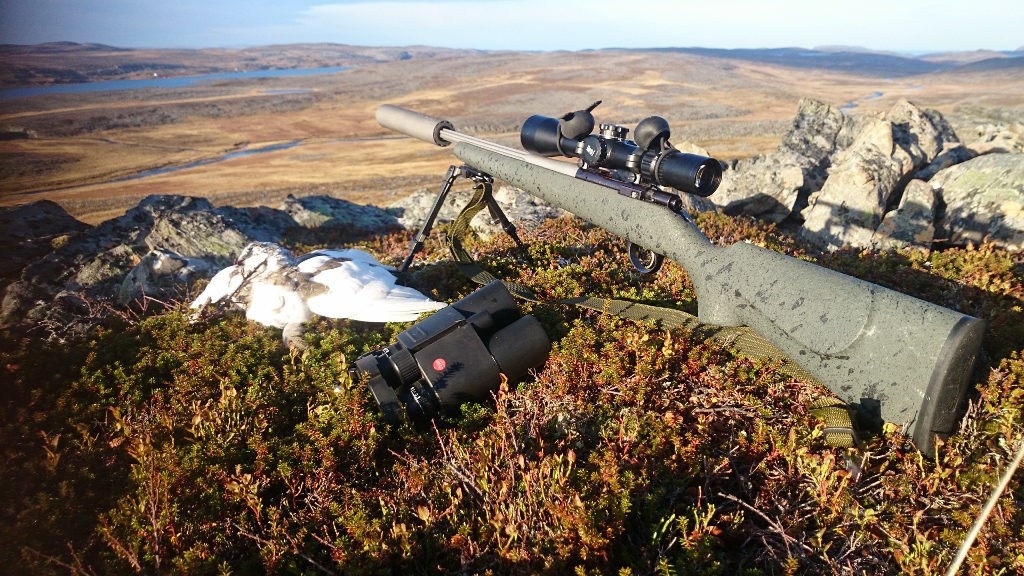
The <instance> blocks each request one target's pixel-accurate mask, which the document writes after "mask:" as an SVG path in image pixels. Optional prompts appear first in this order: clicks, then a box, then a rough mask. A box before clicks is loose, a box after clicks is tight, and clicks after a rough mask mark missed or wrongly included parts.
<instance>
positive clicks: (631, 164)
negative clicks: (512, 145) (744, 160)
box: [519, 101, 722, 197]
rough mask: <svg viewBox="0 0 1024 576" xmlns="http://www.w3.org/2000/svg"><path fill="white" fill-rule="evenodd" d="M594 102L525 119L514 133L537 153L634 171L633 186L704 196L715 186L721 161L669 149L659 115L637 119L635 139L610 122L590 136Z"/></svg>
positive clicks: (608, 168) (718, 177)
mask: <svg viewBox="0 0 1024 576" xmlns="http://www.w3.org/2000/svg"><path fill="white" fill-rule="evenodd" d="M598 104H600V101H598V102H595V103H594V104H593V105H591V106H590V107H589V108H587V109H585V110H577V111H576V112H570V113H569V114H566V115H565V116H562V117H561V118H551V117H548V116H541V115H534V116H531V117H529V118H527V120H526V122H524V123H523V128H522V130H521V131H520V133H519V140H520V142H521V143H522V145H523V148H525V149H526V150H527V151H529V152H533V153H534V154H539V155H541V156H566V157H569V158H580V159H582V160H583V161H584V162H585V163H586V165H587V167H589V168H603V169H606V170H612V171H627V172H630V173H632V174H633V175H635V177H636V183H638V184H639V183H645V184H657V185H659V186H667V187H669V188H675V189H676V190H679V191H680V192H686V193H688V194H694V195H697V196H705V197H706V196H710V195H711V194H712V193H714V191H715V190H716V189H717V188H718V185H719V184H720V183H721V181H722V166H721V164H719V162H718V161H717V160H715V159H714V158H708V157H707V156H700V155H697V154H686V153H683V152H680V151H678V150H676V149H675V148H672V145H671V144H669V141H668V139H669V136H670V135H671V133H670V130H669V126H668V122H667V121H666V120H665V119H664V118H661V117H659V116H651V117H649V118H645V119H643V120H641V121H640V123H639V124H637V126H636V130H634V131H633V135H634V138H635V142H634V141H631V140H627V139H626V135H627V134H628V133H629V129H628V128H624V127H622V126H617V125H615V124H601V125H600V126H599V133H597V134H593V133H592V132H593V131H594V125H595V121H594V116H593V114H591V111H592V110H593V109H594V108H596V107H597V105H598Z"/></svg>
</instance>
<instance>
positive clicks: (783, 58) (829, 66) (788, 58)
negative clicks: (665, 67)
mask: <svg viewBox="0 0 1024 576" xmlns="http://www.w3.org/2000/svg"><path fill="white" fill-rule="evenodd" d="M633 51H636V52H678V53H684V54H695V55H697V56H708V57H712V58H729V59H733V60H747V61H752V62H764V63H766V64H775V65H779V66H789V67H793V68H815V69H822V70H833V71H837V72H853V73H857V74H864V75H868V76H878V77H882V78H890V77H897V76H916V75H918V74H929V73H932V72H941V71H943V70H949V69H951V68H954V67H955V66H954V65H952V64H948V63H945V62H928V61H925V60H920V59H917V58H913V57H910V56H900V55H895V54H887V53H879V52H825V51H821V50H808V49H806V48H762V49H750V48H741V49H736V50H725V49H719V48H644V49H636V50H633Z"/></svg>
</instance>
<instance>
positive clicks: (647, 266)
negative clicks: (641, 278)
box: [628, 242, 665, 276]
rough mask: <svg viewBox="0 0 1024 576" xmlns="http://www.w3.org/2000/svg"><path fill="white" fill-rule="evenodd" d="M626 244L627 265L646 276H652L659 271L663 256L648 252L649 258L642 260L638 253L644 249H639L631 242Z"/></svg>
mask: <svg viewBox="0 0 1024 576" xmlns="http://www.w3.org/2000/svg"><path fill="white" fill-rule="evenodd" d="M628 244H629V245H628V252H629V263H630V264H632V265H633V268H636V271H637V272H639V273H641V274H643V275H645V276H646V275H648V274H654V273H655V272H657V271H658V270H660V269H661V264H662V263H663V262H664V261H665V257H664V256H663V255H661V254H658V253H657V252H654V251H652V250H649V251H648V252H650V254H651V257H650V258H648V259H647V260H644V259H641V258H640V251H641V250H644V248H641V247H640V246H637V245H636V244H633V243H632V242H629V243H628Z"/></svg>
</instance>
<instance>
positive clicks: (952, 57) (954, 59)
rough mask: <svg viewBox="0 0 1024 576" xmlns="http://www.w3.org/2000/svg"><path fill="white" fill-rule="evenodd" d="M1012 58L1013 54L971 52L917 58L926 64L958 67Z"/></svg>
mask: <svg viewBox="0 0 1024 576" xmlns="http://www.w3.org/2000/svg"><path fill="white" fill-rule="evenodd" d="M1013 56H1014V53H1013V52H997V51H995V50H973V51H971V52H936V53H934V54H924V55H922V56H918V59H919V60H926V61H928V62H942V63H946V64H953V65H957V66H959V65H963V64H971V63H972V62H981V61H982V60H989V59H992V58H1011V57H1013Z"/></svg>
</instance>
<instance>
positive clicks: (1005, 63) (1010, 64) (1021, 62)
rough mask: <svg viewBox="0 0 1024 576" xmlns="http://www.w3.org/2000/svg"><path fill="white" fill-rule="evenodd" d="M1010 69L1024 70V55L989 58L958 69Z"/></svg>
mask: <svg viewBox="0 0 1024 576" xmlns="http://www.w3.org/2000/svg"><path fill="white" fill-rule="evenodd" d="M1010 68H1024V54H1021V55H1020V56H1005V57H1002V58H989V59H987V60H981V61H979V62H971V63H970V64H965V65H963V66H959V67H957V70H965V71H967V70H970V71H980V70H1006V69H1010Z"/></svg>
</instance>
